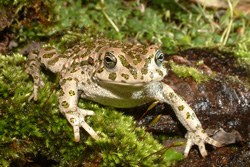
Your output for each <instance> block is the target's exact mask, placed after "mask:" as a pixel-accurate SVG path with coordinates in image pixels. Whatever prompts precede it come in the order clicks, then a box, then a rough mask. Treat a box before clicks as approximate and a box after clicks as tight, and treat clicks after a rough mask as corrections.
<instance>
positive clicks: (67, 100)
mask: <svg viewBox="0 0 250 167" xmlns="http://www.w3.org/2000/svg"><path fill="white" fill-rule="evenodd" d="M78 96H79V95H78V88H77V81H76V80H74V79H73V78H70V77H68V78H65V79H63V80H62V81H61V91H60V95H59V109H60V111H61V113H62V114H64V115H65V116H66V118H67V120H68V121H69V123H70V124H71V125H72V127H73V130H74V137H75V141H76V142H78V141H80V127H83V128H84V129H85V130H86V131H87V132H88V133H89V134H90V135H91V136H92V137H93V138H94V139H96V140H97V139H98V138H99V137H98V135H97V133H96V132H95V131H94V130H93V129H92V128H91V127H90V126H89V125H88V124H87V123H86V122H85V116H87V115H93V114H94V112H93V111H91V110H86V109H81V108H79V107H78V106H77V104H78Z"/></svg>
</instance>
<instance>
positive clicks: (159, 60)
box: [155, 50, 164, 66]
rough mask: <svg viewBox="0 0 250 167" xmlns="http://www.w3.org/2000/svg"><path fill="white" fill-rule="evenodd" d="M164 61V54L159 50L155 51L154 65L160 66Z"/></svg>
mask: <svg viewBox="0 0 250 167" xmlns="http://www.w3.org/2000/svg"><path fill="white" fill-rule="evenodd" d="M163 61H164V54H163V53H162V51H161V50H157V51H156V54H155V63H156V64H157V66H161V65H162V62H163Z"/></svg>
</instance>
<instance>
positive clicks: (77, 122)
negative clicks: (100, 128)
mask: <svg viewBox="0 0 250 167" xmlns="http://www.w3.org/2000/svg"><path fill="white" fill-rule="evenodd" d="M77 110H78V112H77V115H74V114H73V115H71V114H70V115H66V117H68V119H69V121H70V123H71V125H72V127H73V130H74V138H75V141H76V142H79V141H80V127H83V129H85V130H86V131H87V132H88V133H89V134H90V136H91V137H92V138H94V139H95V140H98V139H99V136H98V135H97V133H96V132H95V131H94V130H93V128H92V127H90V126H89V125H88V124H87V123H86V121H85V117H86V116H88V115H94V112H93V111H91V110H86V109H81V108H77Z"/></svg>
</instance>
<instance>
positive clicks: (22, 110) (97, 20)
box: [0, 0, 250, 166]
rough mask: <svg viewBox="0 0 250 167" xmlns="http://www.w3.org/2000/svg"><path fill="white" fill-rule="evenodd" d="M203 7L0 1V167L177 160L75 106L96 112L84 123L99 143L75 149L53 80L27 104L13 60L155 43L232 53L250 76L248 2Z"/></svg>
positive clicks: (117, 121)
mask: <svg viewBox="0 0 250 167" xmlns="http://www.w3.org/2000/svg"><path fill="white" fill-rule="evenodd" d="M215 2H222V1H213V3H212V4H215ZM201 3H202V2H200V3H194V2H193V1H192V2H191V1H181V0H180V1H178V0H163V1H162V0H154V1H147V0H144V1H140V0H117V1H113V0H64V1H63V0H43V1H42V0H0V40H1V42H0V51H1V52H2V55H1V56H0V72H1V73H0V166H27V164H28V165H30V166H32V164H33V163H34V162H38V161H41V160H43V159H45V160H46V162H47V163H48V164H44V165H45V166H50V165H55V166H79V165H85V166H95V165H97V166H99V165H100V164H101V165H103V166H116V165H121V166H164V165H166V166H168V165H171V164H174V163H175V161H178V160H180V159H182V158H183V157H182V156H181V154H180V153H177V152H175V151H174V150H172V149H171V148H163V146H162V145H161V144H159V141H157V140H155V139H154V138H153V137H152V136H151V135H150V134H149V133H147V132H145V131H144V129H143V128H137V127H136V124H135V123H134V121H133V119H132V118H131V117H128V116H124V115H123V114H121V113H118V112H116V111H114V110H113V109H111V108H102V107H100V106H98V105H97V104H94V103H91V102H88V103H86V102H83V101H81V102H80V105H81V106H82V107H88V108H90V109H93V110H94V111H95V112H96V115H95V116H93V117H91V118H89V120H88V121H89V122H91V124H92V125H93V127H94V129H96V130H98V132H100V133H101V134H102V137H103V139H102V140H100V141H99V142H97V143H96V142H94V141H93V140H92V139H90V138H88V135H87V134H86V133H85V132H82V140H81V142H80V143H79V144H78V143H74V142H73V135H72V134H73V133H72V129H71V127H70V125H69V124H68V123H67V121H66V119H65V118H64V117H63V116H62V115H61V114H60V113H59V112H58V109H57V96H56V93H55V92H57V90H58V85H57V83H56V79H55V76H52V77H51V76H44V78H45V80H47V81H46V86H45V88H44V89H43V90H42V91H40V101H38V102H28V101H27V99H28V96H29V94H30V93H31V91H32V81H31V79H30V78H29V76H28V75H27V74H26V73H25V72H24V64H25V60H26V58H25V56H23V55H21V54H19V52H21V53H22V50H23V48H24V47H25V46H27V44H29V43H30V42H31V41H33V40H35V41H39V42H48V43H52V44H53V45H56V46H58V47H61V48H62V49H63V48H65V47H67V46H69V45H73V44H74V42H76V41H78V40H79V39H80V40H83V41H84V40H88V39H90V38H110V39H117V40H121V41H133V42H140V43H143V44H150V43H159V44H161V45H162V48H163V50H164V52H166V53H174V52H177V51H180V50H184V49H187V48H194V47H198V48H218V49H220V50H223V51H227V52H232V53H233V55H234V56H235V58H236V61H237V63H238V65H239V66H242V67H244V68H246V69H248V72H249V73H250V56H249V49H250V26H249V24H250V17H249V15H248V9H247V8H246V9H244V10H242V9H241V8H239V4H242V3H246V4H249V2H247V1H246V2H245V1H230V0H227V1H223V5H219V6H217V7H216V8H215V7H214V6H213V5H211V4H208V6H207V7H205V6H203V5H202V4H201ZM6 39H8V41H9V42H8V44H6V43H7V42H5V41H6ZM51 92H53V93H51ZM110 136H112V137H114V138H113V139H111V137H110Z"/></svg>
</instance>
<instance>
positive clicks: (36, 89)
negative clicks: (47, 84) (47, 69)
mask: <svg viewBox="0 0 250 167" xmlns="http://www.w3.org/2000/svg"><path fill="white" fill-rule="evenodd" d="M40 87H44V82H43V81H42V80H39V81H38V82H37V84H36V83H34V85H33V92H32V94H31V95H30V97H29V99H28V101H31V100H32V99H33V100H35V101H37V99H38V98H37V97H38V96H37V95H38V89H39V88H40Z"/></svg>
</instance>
